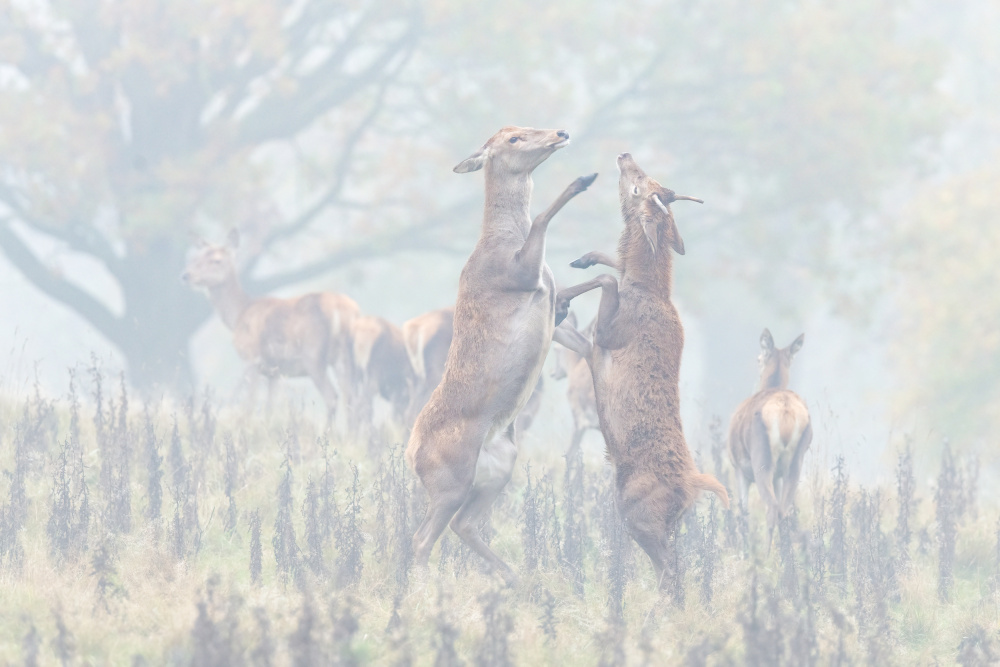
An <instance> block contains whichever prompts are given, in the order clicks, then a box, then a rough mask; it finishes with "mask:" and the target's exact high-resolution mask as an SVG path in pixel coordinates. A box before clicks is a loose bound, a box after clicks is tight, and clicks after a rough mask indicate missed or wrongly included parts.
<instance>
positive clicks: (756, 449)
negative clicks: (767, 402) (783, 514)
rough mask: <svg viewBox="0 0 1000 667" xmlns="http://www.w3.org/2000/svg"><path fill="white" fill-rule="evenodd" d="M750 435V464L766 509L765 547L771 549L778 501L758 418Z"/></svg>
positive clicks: (764, 434) (764, 433)
mask: <svg viewBox="0 0 1000 667" xmlns="http://www.w3.org/2000/svg"><path fill="white" fill-rule="evenodd" d="M751 429H752V430H751V433H750V448H749V449H750V462H751V464H752V465H753V476H754V480H755V481H756V482H757V490H758V491H759V492H760V497H761V499H762V500H763V501H764V506H765V507H766V508H767V547H768V551H770V549H771V538H772V537H773V534H774V527H775V526H776V525H777V523H778V500H777V498H776V497H775V495H774V464H773V462H772V460H771V441H770V439H769V438H768V435H767V429H766V428H765V427H764V423H763V422H762V421H761V419H760V417H759V416H758V417H755V418H754V422H753V426H752V427H751Z"/></svg>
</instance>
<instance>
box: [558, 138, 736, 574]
mask: <svg viewBox="0 0 1000 667" xmlns="http://www.w3.org/2000/svg"><path fill="white" fill-rule="evenodd" d="M618 169H619V170H620V172H621V176H620V178H619V181H618V189H619V199H620V202H621V210H622V217H623V218H624V221H625V229H624V230H623V231H622V234H621V238H620V240H619V244H618V260H617V261H616V262H613V263H614V264H617V265H618V266H619V270H620V272H621V286H620V287H619V282H618V280H616V279H615V277H614V276H611V275H608V274H604V275H601V276H598V277H597V278H594V279H593V280H590V281H587V282H586V283H583V284H581V285H577V286H576V287H570V288H567V289H565V290H561V291H560V292H559V296H558V304H557V311H559V312H561V313H565V312H566V311H567V309H568V307H569V300H570V299H572V298H574V297H576V296H578V295H580V294H583V293H584V292H587V291H589V290H592V289H595V288H597V287H600V288H601V303H600V306H599V307H598V313H597V323H596V324H595V326H594V337H593V343H591V342H590V341H588V340H587V339H586V338H584V337H583V336H582V335H581V334H579V333H578V332H576V330H575V329H573V328H572V327H570V326H568V324H567V323H563V324H562V325H560V328H559V331H558V333H557V337H556V340H557V342H560V343H564V344H566V345H567V346H569V347H571V349H574V350H576V351H577V353H579V354H580V355H581V356H583V357H584V358H586V359H588V360H589V363H590V369H591V373H592V375H593V379H594V393H595V396H596V397H597V413H598V416H599V417H600V421H601V432H602V433H603V434H604V441H605V442H606V443H607V453H608V459H609V460H610V461H611V464H612V466H613V467H614V479H615V491H616V494H615V501H616V505H617V507H618V512H619V513H620V515H621V517H622V520H623V521H624V523H625V527H626V529H627V530H628V532H629V534H630V535H631V536H632V538H633V539H634V540H635V541H636V542H638V543H639V546H641V547H642V548H643V550H644V551H645V552H646V553H647V554H648V555H649V558H650V560H651V561H652V563H653V567H654V568H655V570H656V574H657V577H658V579H659V582H660V585H661V586H663V585H664V583H665V582H666V581H667V579H666V577H665V576H664V574H665V573H666V572H667V568H668V566H669V562H670V561H669V559H668V555H669V550H670V548H671V547H670V534H671V532H672V531H674V530H675V529H676V526H677V522H678V519H679V518H680V516H681V514H682V513H683V512H684V511H685V510H686V509H687V508H688V507H689V506H690V505H691V504H692V503H693V502H694V501H695V499H696V498H697V497H698V495H699V493H700V492H701V491H712V492H714V493H715V494H716V495H718V497H719V499H720V500H721V501H722V503H723V504H724V505H725V506H726V507H728V506H729V496H728V494H727V493H726V489H725V487H723V486H722V484H720V483H719V481H718V480H717V479H715V477H713V476H712V475H709V474H706V473H700V472H698V470H697V468H695V464H694V459H693V458H692V456H691V451H690V450H689V449H688V446H687V443H686V442H685V440H684V430H683V428H682V425H681V415H680V395H679V391H678V376H679V373H680V363H681V350H682V348H683V346H684V328H683V327H682V326H681V320H680V317H679V316H678V314H677V309H676V308H674V305H673V303H671V301H670V292H671V287H672V280H673V276H672V263H673V260H672V259H671V254H670V250H671V249H673V250H674V251H675V252H677V254H680V255H683V254H684V241H683V240H682V239H681V236H680V233H679V232H678V230H677V225H676V224H675V223H674V216H673V213H671V211H670V208H669V205H670V204H671V203H672V202H674V201H677V200H680V199H686V200H689V201H698V202H700V201H701V200H698V199H694V198H693V197H685V196H681V195H676V194H674V193H673V191H671V190H668V189H667V188H664V187H663V186H661V185H660V184H659V183H657V182H656V181H655V180H653V179H652V178H650V177H649V176H647V175H646V174H645V172H643V170H642V169H640V168H639V165H638V164H636V162H635V160H633V159H632V156H631V155H629V154H628V153H622V154H621V155H619V156H618ZM586 257H587V256H584V257H582V258H581V260H578V261H580V262H581V263H584V264H585V263H586V261H583V260H585V258H586Z"/></svg>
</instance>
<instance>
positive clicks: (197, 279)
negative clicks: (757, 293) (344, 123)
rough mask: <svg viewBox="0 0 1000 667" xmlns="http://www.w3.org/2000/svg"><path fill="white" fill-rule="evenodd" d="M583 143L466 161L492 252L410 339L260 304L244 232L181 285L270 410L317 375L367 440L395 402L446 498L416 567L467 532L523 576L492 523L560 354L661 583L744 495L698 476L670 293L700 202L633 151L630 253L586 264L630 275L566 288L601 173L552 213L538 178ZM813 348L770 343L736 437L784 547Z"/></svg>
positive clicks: (764, 343)
mask: <svg viewBox="0 0 1000 667" xmlns="http://www.w3.org/2000/svg"><path fill="white" fill-rule="evenodd" d="M568 144H569V135H568V134H567V133H566V132H565V131H563V130H539V129H533V128H523V127H504V128H502V129H501V130H500V131H499V132H497V133H496V134H495V135H493V136H492V137H490V139H489V140H488V141H487V142H486V143H485V144H483V146H482V147H481V148H480V149H479V150H477V151H476V152H475V153H473V154H472V155H471V156H470V157H468V158H467V159H465V160H464V161H462V162H461V163H459V164H458V166H456V167H455V169H454V171H455V172H456V173H460V174H464V173H470V172H474V171H479V170H482V171H483V174H484V180H485V185H486V192H485V210H484V215H483V221H482V228H481V232H480V236H479V240H478V242H477V243H476V246H475V248H474V249H473V251H472V254H471V255H470V256H469V259H468V260H467V262H466V263H465V267H464V268H463V269H462V272H461V276H460V279H459V287H458V294H457V297H456V300H455V304H454V307H453V308H442V309H439V310H434V311H431V312H429V313H426V314H423V315H419V316H417V317H415V318H413V319H411V320H409V321H407V322H405V323H403V325H402V326H401V327H397V326H396V325H394V324H393V323H392V322H389V321H388V320H385V319H383V318H380V317H375V316H371V315H366V314H363V313H362V312H361V310H360V308H359V307H358V304H357V303H355V302H354V301H353V300H352V299H350V298H349V297H347V296H344V295H340V294H334V293H330V292H320V293H313V294H306V295H304V296H300V297H297V298H272V297H262V298H254V297H251V296H250V295H248V294H247V293H246V292H245V291H244V290H243V288H242V286H241V284H240V279H239V272H238V269H237V263H236V251H237V248H238V246H239V236H238V234H237V233H235V232H233V233H231V234H230V236H229V238H228V240H227V242H226V243H225V244H223V245H208V244H204V243H201V244H200V245H199V246H197V247H196V248H195V249H194V251H193V253H192V255H191V258H190V260H189V263H188V266H187V268H186V270H185V271H184V274H183V276H182V277H183V279H184V280H185V281H186V282H188V283H189V284H190V285H191V286H192V287H194V288H198V289H203V290H205V291H206V292H207V293H208V296H209V298H210V299H211V301H212V304H213V305H214V307H215V310H216V312H217V313H218V315H219V318H220V319H221V320H222V322H223V323H224V324H225V325H226V327H227V328H229V329H230V330H231V332H232V336H233V344H234V346H235V348H236V351H237V353H238V354H239V356H240V358H241V359H242V360H243V361H244V362H245V364H246V372H245V374H244V381H243V383H242V385H243V386H245V387H247V388H248V389H249V397H250V400H251V401H253V400H254V396H255V387H256V386H257V384H258V381H259V378H260V377H261V376H263V377H264V378H266V379H267V381H268V404H269V405H270V401H271V398H270V397H271V395H272V392H273V387H274V384H275V382H276V380H277V379H278V378H280V377H308V378H309V379H310V380H311V381H312V382H313V384H315V386H316V389H317V390H318V391H319V394H320V396H321V397H322V399H323V402H324V404H325V406H326V410H327V415H328V422H329V420H330V419H333V418H334V415H335V414H336V411H337V408H338V404H339V403H341V402H343V403H344V405H345V407H346V408H347V409H346V412H347V413H348V415H349V417H348V421H349V427H350V426H353V427H355V428H358V427H360V426H361V425H363V424H367V423H370V421H371V419H372V409H373V407H372V406H373V403H374V401H375V398H376V397H381V399H383V400H384V401H385V402H386V403H387V404H388V406H389V412H390V414H391V418H392V419H393V420H394V421H395V422H397V423H399V424H401V425H402V426H403V427H404V428H406V429H407V430H408V431H409V442H408V444H407V446H406V459H407V461H408V463H409V465H410V466H411V468H412V469H413V471H414V472H415V473H416V475H417V476H418V477H419V478H420V481H421V483H422V485H423V487H424V489H425V490H426V492H427V511H426V514H425V516H424V517H423V520H422V521H421V523H420V525H419V527H418V528H417V530H416V533H415V534H414V536H413V554H414V558H415V561H416V563H417V565H421V566H423V565H426V564H427V562H428V558H429V556H430V554H431V550H432V549H433V547H434V544H435V543H436V542H437V540H438V538H439V537H440V536H441V534H442V532H444V530H445V529H446V528H447V527H449V526H450V527H451V529H452V530H453V531H454V532H455V533H456V534H457V535H458V536H459V537H460V538H461V539H462V540H463V541H464V542H465V544H467V545H468V546H469V547H470V548H471V549H472V550H473V551H475V552H476V553H478V554H479V555H480V556H481V557H482V558H483V559H484V560H485V561H486V562H487V564H488V565H489V567H490V569H491V570H492V571H495V572H497V573H499V574H500V575H501V576H502V577H503V578H504V579H505V580H506V581H507V582H508V583H513V582H515V581H516V580H517V576H516V574H515V572H514V570H513V569H512V568H511V567H510V566H509V565H508V564H507V563H505V562H504V560H503V559H502V558H501V557H500V556H499V555H498V554H497V553H495V552H494V551H493V550H492V549H491V548H490V546H489V545H488V544H487V543H486V542H485V541H484V540H483V539H482V538H481V537H480V534H479V525H480V523H481V522H482V520H483V519H484V517H486V516H488V513H489V511H490V508H491V507H492V505H493V503H494V501H495V500H496V498H497V496H498V495H499V494H500V493H501V492H502V491H503V489H504V487H505V486H506V485H507V483H508V482H509V481H510V478H511V475H512V474H513V471H514V465H515V461H516V459H517V453H518V435H519V433H520V432H521V431H522V430H523V429H524V428H527V426H528V425H530V423H531V422H532V420H533V419H534V417H535V413H536V412H537V409H538V404H539V402H540V398H539V393H540V391H541V387H542V367H543V365H544V363H545V360H546V357H547V355H548V352H549V348H550V344H551V342H552V341H556V342H557V343H559V344H560V346H561V348H558V349H557V351H556V354H555V356H556V364H555V371H554V373H553V377H555V378H557V379H559V378H563V377H564V378H566V379H567V380H568V382H567V384H568V389H567V397H568V398H569V403H570V407H571V410H572V414H573V434H572V437H571V444H570V451H571V452H574V451H575V450H577V449H578V448H579V447H580V443H581V441H582V439H583V435H584V433H585V431H586V430H588V429H598V430H600V432H601V434H602V435H603V437H604V441H605V445H606V453H607V458H608V461H609V462H610V464H611V466H612V471H613V483H614V485H615V503H616V507H617V510H618V512H619V515H620V516H621V518H622V521H623V523H624V526H625V528H626V530H627V532H628V534H629V535H630V536H631V537H632V538H633V539H634V540H635V541H636V542H637V543H638V544H639V546H641V547H642V549H643V550H644V551H645V552H646V554H647V555H648V556H649V558H650V561H651V562H652V565H653V568H654V570H655V572H656V575H657V576H658V577H659V581H660V583H661V585H662V584H663V583H664V582H665V581H666V580H667V577H666V576H665V575H666V574H667V572H668V570H669V568H670V565H669V563H670V562H671V561H670V559H669V557H668V556H669V550H670V549H671V548H672V547H671V544H672V542H671V535H672V533H673V532H674V531H675V530H676V529H677V527H678V523H679V519H680V517H681V516H682V514H683V513H684V511H685V510H686V509H687V508H688V507H690V506H691V505H692V504H693V503H694V502H695V500H696V499H697V498H698V497H699V495H700V494H701V492H702V491H710V492H712V493H714V494H715V495H716V496H717V497H718V499H719V501H720V502H721V503H722V504H723V505H724V506H725V507H727V508H728V507H729V495H728V493H727V491H726V488H725V487H724V486H723V485H722V484H721V483H720V482H719V481H718V480H717V479H716V478H715V477H714V476H712V475H710V474H708V473H704V472H699V470H698V469H697V467H696V465H695V462H694V458H693V456H692V454H691V450H690V449H689V447H688V445H687V443H686V441H685V439H684V430H683V427H682V424H681V417H680V392H679V388H678V378H679V372H680V362H681V353H682V350H683V346H684V328H683V326H682V324H681V319H680V317H679V315H678V312H677V309H676V308H675V307H674V304H673V303H672V301H671V290H672V281H673V254H672V253H677V254H678V255H683V254H684V241H683V239H682V237H681V233H680V230H679V229H678V227H677V224H676V222H675V220H674V214H673V211H672V210H671V205H672V204H673V203H674V202H678V201H694V202H698V203H701V200H700V199H695V198H694V197H688V196H685V195H678V194H676V193H675V192H673V191H672V190H670V189H669V188H666V187H664V186H662V185H660V183H659V182H657V181H656V180H655V179H653V178H652V177H650V176H648V175H647V174H646V173H645V172H644V171H643V170H642V168H641V167H640V166H639V165H638V164H637V163H636V161H635V159H634V158H633V157H632V156H631V155H630V154H628V153H622V154H621V155H619V156H618V160H617V162H618V170H619V174H620V175H619V183H618V185H619V187H618V191H619V204H620V208H621V215H622V220H623V222H624V229H622V231H621V235H620V239H619V243H618V251H617V254H616V256H614V257H612V256H611V255H609V254H607V253H604V252H600V251H593V252H588V253H586V254H584V255H582V256H581V257H580V258H579V259H578V260H576V261H574V262H573V263H572V264H571V265H572V266H573V267H576V268H580V269H585V268H589V267H591V266H594V265H603V266H607V267H609V268H610V269H612V270H613V271H614V274H616V275H613V274H611V273H603V274H601V275H598V276H597V277H595V278H592V279H590V280H587V281H585V282H582V283H580V284H579V285H575V286H572V287H564V288H562V289H559V288H557V286H556V283H555V279H554V278H553V274H552V271H551V270H550V269H549V267H548V265H547V264H546V263H545V236H546V232H547V230H548V227H549V224H550V223H551V221H552V219H553V218H554V217H555V215H556V214H557V213H558V212H559V211H560V210H561V209H562V208H563V207H564V206H566V205H567V204H568V203H569V202H570V200H572V199H573V198H574V197H576V196H577V195H579V194H580V193H582V192H584V191H585V190H586V189H587V188H588V186H590V184H591V183H593V182H594V179H595V178H596V177H597V174H590V175H588V176H582V177H580V178H578V179H576V180H575V181H573V182H572V183H571V184H570V185H569V186H567V187H566V189H565V190H564V191H563V193H562V194H561V195H560V196H559V197H558V198H557V199H556V200H555V201H554V202H553V203H552V204H551V205H550V206H549V207H548V208H547V209H545V211H544V212H542V213H541V214H540V215H538V216H537V217H535V218H534V219H532V218H531V216H530V213H529V211H530V208H531V193H532V177H531V176H532V172H533V171H534V170H535V169H536V168H537V167H538V166H539V165H541V164H542V163H543V162H544V161H545V160H547V159H548V158H549V157H550V156H551V155H552V154H553V153H555V152H556V151H557V150H559V149H561V148H563V147H564V146H566V145H568ZM596 289H599V290H600V304H599V306H598V313H597V317H596V319H595V320H594V321H593V322H591V323H590V325H589V326H588V327H586V328H585V329H583V330H580V329H579V328H578V327H577V324H578V323H577V320H576V316H575V314H574V313H572V312H570V305H571V302H572V300H573V299H574V298H576V297H578V296H580V295H581V294H584V293H585V292H588V291H591V290H596ZM802 343H803V336H801V335H800V336H799V337H798V338H796V339H795V340H794V341H793V342H792V343H791V345H789V346H788V347H786V348H783V349H777V348H775V345H774V340H773V339H772V337H771V334H770V332H769V331H768V330H766V329H765V330H764V332H763V334H762V336H761V339H760V344H761V353H760V356H759V358H758V360H759V364H760V369H761V373H760V385H759V388H758V391H757V393H755V394H754V395H753V396H751V397H750V398H748V399H747V400H746V401H744V402H743V403H742V404H741V405H740V406H739V407H738V408H737V410H736V411H735V413H734V414H733V417H732V421H731V424H730V427H729V438H728V440H729V452H730V456H731V459H732V463H733V467H734V469H735V470H736V473H737V478H738V481H739V489H740V494H739V498H740V503H741V505H742V507H744V508H745V507H746V506H747V502H748V494H749V488H750V485H751V484H752V483H754V482H756V484H757V487H758V490H759V493H760V496H761V499H762V500H763V502H764V504H765V506H766V516H767V530H768V535H769V536H770V535H771V534H772V533H773V529H774V527H775V526H776V525H777V524H778V522H779V521H780V520H781V519H782V518H784V517H785V516H787V515H788V513H789V511H790V509H791V507H792V504H793V502H794V497H795V489H796V486H797V484H798V478H799V474H800V471H801V468H802V460H803V457H804V455H805V453H806V450H807V449H808V447H809V444H810V441H811V439H812V427H811V424H810V418H809V411H808V409H807V408H806V405H805V403H804V401H803V400H802V399H801V398H800V397H799V396H798V395H796V394H795V393H794V392H792V391H789V390H788V388H787V386H788V379H789V366H790V364H791V361H792V357H793V356H794V355H795V354H796V353H797V352H798V351H799V350H800V349H801V347H802ZM769 539H770V537H769Z"/></svg>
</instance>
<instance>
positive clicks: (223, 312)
mask: <svg viewBox="0 0 1000 667" xmlns="http://www.w3.org/2000/svg"><path fill="white" fill-rule="evenodd" d="M208 296H209V298H210V299H211V300H212V305H213V306H215V312H217V313H218V314H219V319H221V320H222V323H223V324H225V325H226V327H228V328H229V329H233V328H234V327H235V326H236V322H238V321H239V319H240V315H242V314H243V311H244V310H246V309H247V306H249V305H250V302H251V301H252V299H251V298H250V296H249V295H248V294H247V293H246V292H245V291H243V286H242V285H240V281H239V278H237V277H236V275H235V274H233V275H232V276H230V277H229V279H228V280H226V281H225V282H224V283H222V284H220V285H216V286H215V287H211V288H209V290H208Z"/></svg>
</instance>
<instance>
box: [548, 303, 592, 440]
mask: <svg viewBox="0 0 1000 667" xmlns="http://www.w3.org/2000/svg"><path fill="white" fill-rule="evenodd" d="M566 322H567V325H568V326H571V327H573V328H576V316H575V314H574V313H572V312H571V313H570V314H569V316H568V317H567V318H566ZM594 322H596V320H595V321H592V322H591V323H590V325H589V326H588V327H587V328H586V329H584V330H583V331H582V332H581V333H582V334H583V335H584V336H585V337H587V338H590V337H592V336H593V334H594ZM554 352H555V366H554V368H553V369H552V377H553V379H556V380H562V379H564V378H565V379H567V384H566V398H567V399H568V400H569V408H570V411H571V412H572V413H573V435H572V437H571V438H570V444H569V450H568V451H567V455H570V454H573V453H575V451H576V450H577V449H578V448H579V447H580V443H581V442H583V436H584V434H585V433H586V432H587V431H588V430H590V429H595V430H598V431H599V430H601V422H600V419H599V418H598V416H597V397H596V396H595V395H594V378H593V376H592V375H591V373H590V365H589V364H588V363H587V360H586V359H584V358H583V357H582V356H580V355H579V354H577V353H576V352H575V351H574V350H571V349H570V348H568V347H559V348H558V349H556V350H554Z"/></svg>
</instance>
